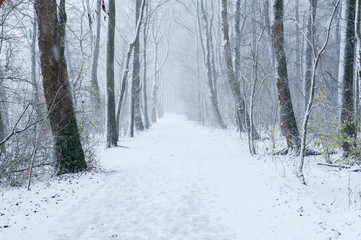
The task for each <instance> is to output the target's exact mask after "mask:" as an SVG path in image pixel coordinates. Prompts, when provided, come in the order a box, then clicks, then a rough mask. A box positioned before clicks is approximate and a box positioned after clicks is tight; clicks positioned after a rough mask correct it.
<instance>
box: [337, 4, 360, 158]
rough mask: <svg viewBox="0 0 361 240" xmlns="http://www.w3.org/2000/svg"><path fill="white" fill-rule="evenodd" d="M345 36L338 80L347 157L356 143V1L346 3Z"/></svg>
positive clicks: (342, 132)
mask: <svg viewBox="0 0 361 240" xmlns="http://www.w3.org/2000/svg"><path fill="white" fill-rule="evenodd" d="M345 19H346V34H345V35H346V36H345V39H344V41H341V44H342V45H341V48H342V47H343V48H344V55H343V56H341V57H342V59H341V61H340V71H339V79H340V82H341V134H342V149H343V150H344V152H345V155H348V154H349V152H350V150H351V147H352V146H355V144H356V142H355V139H356V136H357V132H356V127H355V113H354V58H355V40H356V39H355V38H356V33H355V20H356V1H355V0H347V1H346V16H345Z"/></svg>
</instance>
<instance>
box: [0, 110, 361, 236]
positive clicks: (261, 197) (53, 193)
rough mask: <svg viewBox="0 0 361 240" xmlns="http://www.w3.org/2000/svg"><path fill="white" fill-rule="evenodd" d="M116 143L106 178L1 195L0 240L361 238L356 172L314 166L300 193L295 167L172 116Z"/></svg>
mask: <svg viewBox="0 0 361 240" xmlns="http://www.w3.org/2000/svg"><path fill="white" fill-rule="evenodd" d="M122 141H123V142H122V143H121V145H123V146H124V147H122V148H114V149H110V150H103V151H102V153H101V154H102V156H101V158H102V163H101V164H102V166H103V167H104V168H105V169H106V171H105V172H102V173H91V174H83V175H81V176H76V177H74V176H68V177H64V178H63V179H53V180H51V181H49V182H48V183H42V184H37V185H35V186H33V188H32V191H30V192H28V191H26V190H23V189H12V190H7V191H5V190H2V194H1V196H0V227H2V228H0V239H1V240H7V239H9V240H13V239H44V240H45V239H46V240H51V239H59V240H63V239H64V240H65V239H70V240H73V239H77V240H80V239H84V240H88V239H97V240H98V239H100V240H102V239H122V240H152V239H154V240H161V239H162V240H173V239H174V240H218V239H219V240H223V239H224V240H226V239H227V240H238V239H239V240H247V239H252V240H253V239H262V240H264V239H275V240H280V239H287V240H289V239H350V240H351V239H352V240H356V239H361V230H360V229H361V228H360V227H361V211H360V209H361V202H360V198H361V176H360V174H358V173H349V172H346V171H344V172H341V173H340V172H338V171H333V169H332V171H331V170H330V169H324V168H320V167H316V166H313V165H312V164H311V165H309V169H308V171H307V172H308V181H309V186H307V187H304V186H301V185H300V184H299V182H298V181H297V179H295V176H294V175H292V173H291V171H292V162H289V164H287V163H286V162H285V163H284V167H283V166H282V164H281V162H280V160H279V159H272V158H271V157H267V158H265V159H261V160H257V159H256V158H252V157H251V156H250V155H249V154H248V151H247V145H246V143H244V142H242V141H240V139H239V137H237V134H236V133H230V132H228V131H221V130H210V129H208V128H203V127H201V126H199V125H197V124H196V123H193V122H189V121H185V120H184V119H183V118H182V117H179V116H172V115H170V116H167V118H166V119H164V120H161V121H160V122H159V123H158V124H156V125H155V126H154V127H153V129H152V130H150V131H147V132H145V133H141V134H140V135H139V136H138V137H136V138H135V139H129V138H126V139H123V140H122ZM348 188H349V189H350V190H348ZM5 225H7V226H8V227H6V228H4V227H3V226H5Z"/></svg>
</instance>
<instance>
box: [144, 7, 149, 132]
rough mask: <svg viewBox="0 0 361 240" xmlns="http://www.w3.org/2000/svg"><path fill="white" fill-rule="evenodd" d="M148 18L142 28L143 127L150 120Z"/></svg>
mask: <svg viewBox="0 0 361 240" xmlns="http://www.w3.org/2000/svg"><path fill="white" fill-rule="evenodd" d="M149 10H150V8H149V3H147V6H146V12H147V13H148V15H149ZM148 22H149V20H148V18H146V19H145V21H144V29H143V64H144V69H143V101H144V127H145V128H146V129H149V127H150V122H149V116H148V94H147V82H148V81H147V43H148V32H149V24H148Z"/></svg>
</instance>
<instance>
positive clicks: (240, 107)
mask: <svg viewBox="0 0 361 240" xmlns="http://www.w3.org/2000/svg"><path fill="white" fill-rule="evenodd" d="M227 4H228V1H227V0H222V26H223V39H224V44H223V51H224V57H225V60H226V71H227V78H228V82H229V85H230V88H231V91H232V95H233V98H234V101H235V104H236V106H237V111H238V115H239V118H240V120H241V122H242V125H243V126H246V127H248V126H250V124H249V122H248V121H249V116H248V114H247V113H245V109H244V107H245V104H244V99H243V98H242V96H241V91H240V85H239V83H238V81H237V80H236V76H235V73H234V69H233V60H232V51H231V42H230V38H229V24H228V11H227V9H228V6H227ZM247 122H248V123H247ZM252 125H253V124H252ZM252 132H253V139H255V140H257V139H259V138H260V137H259V134H258V132H257V130H256V129H255V128H254V129H252Z"/></svg>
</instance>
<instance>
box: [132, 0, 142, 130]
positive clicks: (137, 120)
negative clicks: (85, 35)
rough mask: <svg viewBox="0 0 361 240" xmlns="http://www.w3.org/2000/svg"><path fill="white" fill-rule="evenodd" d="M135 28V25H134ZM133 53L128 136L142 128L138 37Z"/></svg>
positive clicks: (137, 19) (137, 7)
mask: <svg viewBox="0 0 361 240" xmlns="http://www.w3.org/2000/svg"><path fill="white" fill-rule="evenodd" d="M141 4H142V1H141V0H136V6H135V19H136V20H135V22H136V23H137V22H138V21H139V15H140V10H141V7H142V6H141ZM136 28H137V26H136ZM133 51H134V54H133V74H132V92H131V124H130V136H131V137H134V127H135V128H136V129H137V130H138V131H143V130H144V124H143V120H142V114H141V111H140V59H139V57H140V41H139V37H137V38H136V39H135V42H134V49H133Z"/></svg>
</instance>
